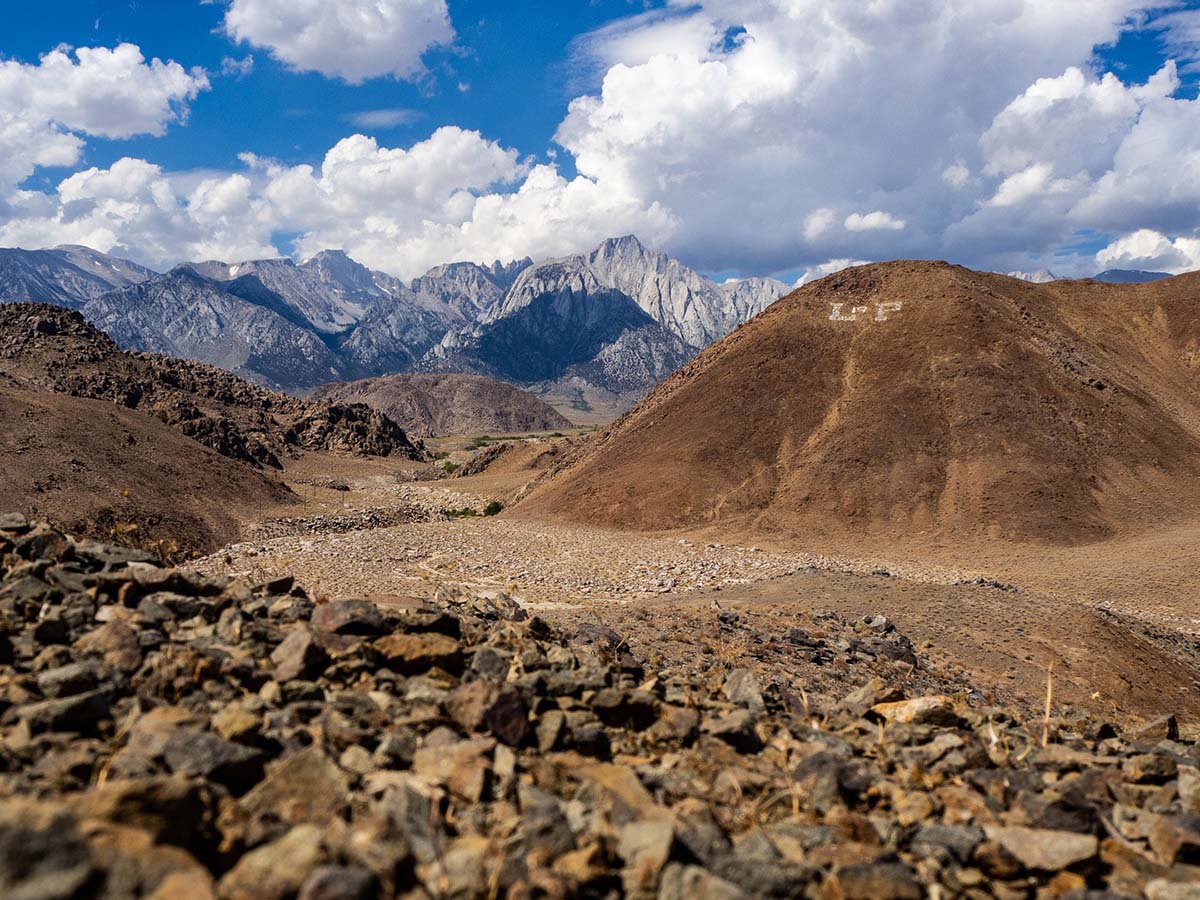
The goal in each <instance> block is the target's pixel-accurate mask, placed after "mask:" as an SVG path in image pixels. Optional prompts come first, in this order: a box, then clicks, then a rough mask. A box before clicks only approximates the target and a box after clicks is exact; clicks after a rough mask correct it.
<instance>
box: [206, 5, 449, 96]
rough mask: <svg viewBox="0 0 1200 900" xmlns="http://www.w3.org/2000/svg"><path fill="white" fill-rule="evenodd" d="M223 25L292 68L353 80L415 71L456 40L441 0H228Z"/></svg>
mask: <svg viewBox="0 0 1200 900" xmlns="http://www.w3.org/2000/svg"><path fill="white" fill-rule="evenodd" d="M224 26H225V31H226V32H227V33H228V34H229V36H230V37H232V38H233V39H235V40H238V41H246V42H247V43H250V44H253V45H254V46H256V47H265V48H266V49H267V50H269V51H270V53H271V55H272V56H274V57H276V58H277V59H279V60H280V61H282V62H284V63H286V64H287V65H289V66H291V67H292V68H294V69H297V70H299V71H304V72H320V73H322V74H324V75H328V76H330V77H336V78H341V79H344V80H345V81H349V82H351V83H358V82H362V81H365V80H366V79H368V78H376V77H379V76H384V75H391V76H394V77H396V78H414V77H417V76H419V75H421V74H422V73H424V71H425V67H424V64H423V63H422V62H421V56H422V54H423V53H425V51H426V50H428V49H429V48H430V47H432V46H434V45H437V44H448V43H450V42H451V41H452V40H453V39H454V29H453V27H452V26H451V24H450V14H449V12H448V11H447V9H446V2H445V0H336V2H334V0H232V2H231V3H230V4H229V9H228V10H226V12H225V20H224Z"/></svg>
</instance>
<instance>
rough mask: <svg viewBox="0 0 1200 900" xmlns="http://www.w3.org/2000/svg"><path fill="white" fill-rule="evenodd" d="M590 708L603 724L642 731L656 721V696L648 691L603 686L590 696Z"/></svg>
mask: <svg viewBox="0 0 1200 900" xmlns="http://www.w3.org/2000/svg"><path fill="white" fill-rule="evenodd" d="M591 707H592V710H593V711H594V712H595V714H596V716H597V717H598V718H599V719H600V721H602V722H603V723H604V724H605V725H610V726H612V727H614V728H629V729H632V730H634V731H644V730H645V729H647V728H649V727H650V726H651V725H653V724H654V723H655V722H656V721H658V698H657V697H655V696H654V695H653V694H651V693H650V692H649V691H622V690H618V689H617V688H604V689H603V690H601V691H597V692H596V695H595V696H594V697H592V702H591Z"/></svg>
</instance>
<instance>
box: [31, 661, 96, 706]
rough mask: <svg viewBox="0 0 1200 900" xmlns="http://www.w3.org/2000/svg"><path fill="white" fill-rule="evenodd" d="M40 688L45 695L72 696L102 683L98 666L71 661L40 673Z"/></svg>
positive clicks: (91, 689)
mask: <svg viewBox="0 0 1200 900" xmlns="http://www.w3.org/2000/svg"><path fill="white" fill-rule="evenodd" d="M37 682H38V690H40V691H41V692H42V696H44V697H54V698H59V697H70V696H73V695H75V694H84V693H87V692H88V691H94V690H95V689H96V688H97V687H99V685H100V679H99V675H98V672H97V668H96V666H95V665H94V664H91V663H79V662H77V663H69V664H67V665H65V666H58V667H57V668H53V669H47V670H46V671H45V672H42V673H41V674H40V675H38V679H37Z"/></svg>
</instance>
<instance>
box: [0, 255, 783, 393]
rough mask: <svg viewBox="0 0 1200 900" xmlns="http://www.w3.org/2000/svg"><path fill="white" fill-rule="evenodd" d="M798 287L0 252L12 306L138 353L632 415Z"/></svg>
mask: <svg viewBox="0 0 1200 900" xmlns="http://www.w3.org/2000/svg"><path fill="white" fill-rule="evenodd" d="M788 289H789V288H788V286H787V285H785V284H783V283H782V282H779V281H774V280H771V279H764V278H753V279H746V280H743V281H733V282H729V283H727V284H724V285H717V284H715V283H714V282H712V281H711V280H709V279H707V278H705V277H704V276H702V275H700V274H699V273H698V272H696V271H695V270H693V269H690V268H688V267H687V266H685V265H684V264H683V263H681V262H679V261H677V260H674V259H671V258H669V257H667V256H666V255H664V254H662V253H656V252H652V251H650V250H648V249H646V248H645V247H644V246H643V245H642V244H641V242H640V241H638V240H637V238H635V237H624V238H618V239H613V240H608V241H605V242H604V243H603V244H601V245H600V246H599V247H597V248H596V249H595V250H593V251H592V252H590V253H586V254H580V255H577V256H570V257H565V258H562V259H555V260H549V261H547V262H543V263H539V264H536V265H535V264H534V263H533V261H532V260H530V259H524V260H519V261H514V262H509V263H501V262H499V261H497V262H495V263H493V264H491V265H479V264H476V263H470V262H456V263H450V264H446V265H441V266H437V267H435V268H433V269H431V270H430V271H429V272H427V273H426V274H425V275H423V276H421V277H419V278H417V279H415V280H413V281H412V282H411V283H405V282H403V281H401V280H400V279H397V278H394V277H392V276H390V275H387V274H385V273H383V272H377V271H373V270H371V269H368V268H367V267H366V266H363V265H360V264H359V263H357V262H355V261H354V260H353V259H351V258H350V257H349V256H347V255H346V254H345V253H343V252H341V251H333V250H328V251H323V252H321V253H318V254H316V255H315V256H313V257H312V258H311V259H308V260H305V261H304V262H302V263H295V262H293V261H292V260H290V259H266V260H250V261H245V262H238V263H227V262H221V261H216V260H207V261H203V262H193V263H184V264H181V265H179V266H176V267H175V268H174V269H172V270H170V271H169V272H165V273H156V272H153V271H151V270H149V269H146V268H144V267H141V266H138V265H136V264H135V263H132V262H129V261H127V260H122V259H119V258H116V257H111V256H107V255H105V254H102V253H98V252H96V251H92V250H88V249H86V248H82V247H60V248H57V249H53V250H36V251H28V250H0V302H18V301H42V302H49V303H54V304H56V305H60V306H66V307H70V308H72V309H77V310H79V311H81V312H83V314H84V315H85V316H86V317H87V318H88V319H89V320H91V321H92V322H93V323H94V324H95V325H96V326H97V327H99V328H100V329H102V330H104V331H105V332H107V333H108V334H110V335H111V336H112V337H113V339H114V340H116V341H117V343H118V344H119V345H121V346H122V347H124V348H126V349H131V350H143V351H153V352H159V353H167V354H170V355H173V356H179V357H183V358H187V359H194V360H199V361H202V362H207V363H211V364H214V365H218V366H221V367H222V368H226V369H229V370H231V371H233V372H236V373H238V374H240V375H242V376H244V377H247V378H250V379H252V380H255V381H258V382H260V383H263V384H266V385H270V386H273V387H279V388H282V389H285V390H290V391H293V392H304V391H307V390H309V389H311V388H314V387H316V386H318V385H321V384H324V383H327V382H331V381H345V380H352V379H361V378H368V377H374V376H378V375H384V374H390V373H395V372H407V371H416V372H466V373H473V374H483V375H491V376H495V377H498V378H502V379H504V380H508V381H512V382H515V383H518V384H521V385H524V386H529V387H534V388H535V389H538V390H539V392H541V393H547V392H550V393H553V389H554V388H555V387H558V388H562V387H563V386H564V385H565V386H567V390H568V391H570V390H577V391H579V392H581V393H582V392H584V391H594V392H599V393H602V394H604V395H605V396H606V397H608V398H610V399H612V400H613V401H614V402H615V403H616V404H618V405H628V403H630V402H633V401H634V400H636V399H639V398H640V397H641V396H642V395H644V394H645V393H646V391H648V390H649V389H650V388H651V387H652V386H653V385H654V384H656V383H658V382H659V381H661V380H662V378H664V377H666V376H667V375H669V374H670V373H671V372H672V371H674V370H675V369H676V368H678V367H679V366H680V365H682V364H683V363H684V362H686V361H687V360H688V359H690V358H692V357H693V356H694V355H695V354H696V353H697V352H699V351H700V350H701V349H702V348H703V347H705V346H707V345H708V344H710V343H712V342H713V341H714V340H718V339H720V338H721V337H724V336H725V335H726V334H728V333H729V332H730V331H732V330H733V329H734V328H735V327H736V326H737V325H739V324H740V323H742V322H744V321H746V320H748V319H749V318H751V317H753V316H754V315H756V314H757V313H758V312H760V311H762V310H763V309H765V308H766V307H767V306H768V305H770V304H771V303H772V302H774V301H775V300H776V299H778V298H779V297H781V296H783V295H784V294H785V293H787V291H788Z"/></svg>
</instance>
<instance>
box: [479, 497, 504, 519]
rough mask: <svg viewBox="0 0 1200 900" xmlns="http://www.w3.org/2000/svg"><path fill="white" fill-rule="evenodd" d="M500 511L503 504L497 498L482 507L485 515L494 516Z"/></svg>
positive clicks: (502, 508)
mask: <svg viewBox="0 0 1200 900" xmlns="http://www.w3.org/2000/svg"><path fill="white" fill-rule="evenodd" d="M502 512H504V504H503V503H501V502H500V501H499V500H492V501H491V502H490V503H488V505H487V506H485V507H484V508H483V514H484V515H485V516H496V515H499V514H500V513H502Z"/></svg>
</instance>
